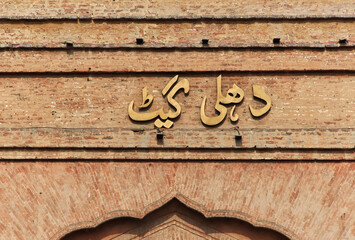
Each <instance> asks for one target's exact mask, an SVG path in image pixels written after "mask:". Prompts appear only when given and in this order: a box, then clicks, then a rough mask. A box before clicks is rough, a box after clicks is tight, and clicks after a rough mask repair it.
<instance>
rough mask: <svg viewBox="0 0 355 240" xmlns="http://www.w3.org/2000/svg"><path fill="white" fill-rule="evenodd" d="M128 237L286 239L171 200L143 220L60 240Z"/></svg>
mask: <svg viewBox="0 0 355 240" xmlns="http://www.w3.org/2000/svg"><path fill="white" fill-rule="evenodd" d="M128 239H193V240H200V239H211V240H212V239H223V240H288V239H289V238H287V237H286V236H284V235H282V234H281V233H279V232H277V231H275V230H272V229H267V228H261V227H254V226H253V225H251V224H249V223H248V222H245V221H242V220H239V219H234V218H225V217H214V218H206V217H205V216H203V214H201V213H199V212H198V211H196V210H193V209H191V208H189V207H187V206H186V205H184V204H183V203H181V202H180V201H179V200H177V199H172V200H171V201H170V202H168V203H167V204H165V205H163V206H162V207H160V208H159V209H157V210H155V211H153V212H151V213H149V214H147V215H146V216H145V217H144V218H143V219H136V218H131V217H121V218H116V219H112V220H109V221H106V222H104V223H102V224H100V225H99V226H97V227H96V228H92V229H80V230H77V231H74V232H71V233H69V234H67V235H66V236H64V237H63V238H62V239H61V240H128Z"/></svg>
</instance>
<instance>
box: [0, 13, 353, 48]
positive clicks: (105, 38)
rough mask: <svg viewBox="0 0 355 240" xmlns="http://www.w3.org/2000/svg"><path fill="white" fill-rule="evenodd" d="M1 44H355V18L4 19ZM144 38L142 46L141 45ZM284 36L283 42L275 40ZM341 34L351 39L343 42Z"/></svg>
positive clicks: (135, 46)
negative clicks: (180, 20)
mask: <svg viewBox="0 0 355 240" xmlns="http://www.w3.org/2000/svg"><path fill="white" fill-rule="evenodd" d="M0 29H1V30H0V38H1V43H0V47H1V48H9V47H12V48H19V47H23V48H66V47H68V44H69V45H70V44H71V45H70V46H72V47H74V48H76V47H79V48H120V47H124V48H137V47H138V48H173V47H181V48H202V47H203V48H206V46H204V45H202V39H208V40H209V41H208V47H241V48H245V47H269V48H270V47H274V46H278V47H339V46H355V35H354V33H355V22H354V21H353V20H352V21H344V20H343V21H332V22H329V21H313V22H309V21H284V22H275V21H271V22H265V21H264V22H255V21H245V22H230V21H214V22H210V21H207V22H206V21H205V22H203V21H202V22H199V21H198V22H197V21H192V22H191V21H190V22H189V21H185V22H176V21H175V22H159V23H158V22H130V21H126V22H110V21H108V22H79V23H78V22H77V21H72V22H70V21H69V22H54V23H48V22H44V23H42V24H38V23H36V22H12V23H0ZM136 38H142V39H143V41H144V44H143V45H137V44H136ZM274 38H280V43H281V44H273V39H274ZM339 39H346V40H347V41H348V42H347V43H345V44H339V43H338V41H339Z"/></svg>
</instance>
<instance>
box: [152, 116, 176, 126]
mask: <svg viewBox="0 0 355 240" xmlns="http://www.w3.org/2000/svg"><path fill="white" fill-rule="evenodd" d="M154 125H155V126H156V127H157V128H162V127H165V128H171V127H172V126H173V125H174V122H173V121H170V120H169V119H168V120H166V121H165V122H162V121H161V120H160V119H159V118H158V119H157V120H155V122H154Z"/></svg>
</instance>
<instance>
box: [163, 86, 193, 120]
mask: <svg viewBox="0 0 355 240" xmlns="http://www.w3.org/2000/svg"><path fill="white" fill-rule="evenodd" d="M169 83H170V82H169ZM180 89H184V93H185V94H187V93H188V92H189V90H190V86H189V81H188V80H187V79H183V80H181V81H179V82H178V83H177V84H176V85H175V86H174V88H173V89H172V90H171V91H170V92H169V94H168V96H167V99H168V102H169V104H170V105H171V106H173V107H174V108H175V109H176V111H174V112H172V111H171V110H169V112H168V114H167V115H168V117H169V118H177V117H178V116H179V115H180V113H181V106H180V104H179V103H178V102H177V101H176V100H175V99H174V96H175V94H176V93H177V92H178V91H179V90H180Z"/></svg>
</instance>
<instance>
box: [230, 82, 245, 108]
mask: <svg viewBox="0 0 355 240" xmlns="http://www.w3.org/2000/svg"><path fill="white" fill-rule="evenodd" d="M226 98H228V101H229V102H230V103H240V102H241V101H243V98H244V91H243V89H241V88H240V87H238V86H237V85H235V84H233V88H231V89H229V90H228V92H227V97H226Z"/></svg>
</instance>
